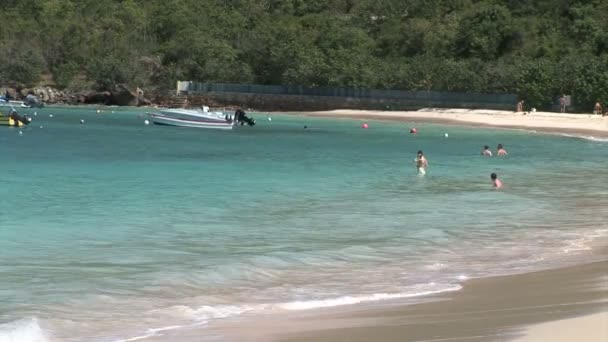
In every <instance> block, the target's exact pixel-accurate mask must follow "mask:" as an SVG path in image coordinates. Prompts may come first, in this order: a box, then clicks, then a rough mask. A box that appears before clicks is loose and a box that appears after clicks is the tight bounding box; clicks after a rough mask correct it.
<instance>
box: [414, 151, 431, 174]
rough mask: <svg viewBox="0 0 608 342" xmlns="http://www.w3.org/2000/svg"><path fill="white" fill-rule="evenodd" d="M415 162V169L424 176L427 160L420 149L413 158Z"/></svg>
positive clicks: (427, 165) (427, 164)
mask: <svg viewBox="0 0 608 342" xmlns="http://www.w3.org/2000/svg"><path fill="white" fill-rule="evenodd" d="M414 162H415V163H416V169H418V174H419V175H422V176H424V175H425V174H426V169H427V168H428V167H429V162H428V161H427V160H426V158H425V157H424V153H423V152H422V151H418V155H417V156H416V159H414Z"/></svg>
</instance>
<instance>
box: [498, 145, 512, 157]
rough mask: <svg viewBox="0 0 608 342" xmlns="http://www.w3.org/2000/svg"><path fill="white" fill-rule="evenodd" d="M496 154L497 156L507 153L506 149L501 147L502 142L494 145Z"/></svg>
mask: <svg viewBox="0 0 608 342" xmlns="http://www.w3.org/2000/svg"><path fill="white" fill-rule="evenodd" d="M496 155H497V156H506V155H509V154H508V153H507V150H505V148H504V147H502V144H498V147H496Z"/></svg>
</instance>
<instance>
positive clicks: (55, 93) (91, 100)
mask: <svg viewBox="0 0 608 342" xmlns="http://www.w3.org/2000/svg"><path fill="white" fill-rule="evenodd" d="M7 92H8V95H9V96H10V97H11V99H14V100H21V101H22V100H24V99H25V98H26V96H27V95H28V94H30V93H32V94H33V95H35V96H36V97H37V98H38V99H39V100H40V101H42V102H43V103H47V104H73V105H76V104H83V103H84V104H102V105H108V106H109V105H114V106H150V105H152V104H153V103H152V101H150V100H148V99H146V98H145V97H144V92H143V91H142V90H141V89H140V88H137V89H136V90H135V91H133V90H131V89H129V88H128V87H127V86H126V85H124V84H119V85H116V86H115V87H114V89H112V90H111V91H101V92H91V91H88V92H86V91H84V92H74V91H68V90H65V91H63V90H58V89H54V88H52V87H34V88H21V87H19V88H17V87H0V95H4V94H5V93H7Z"/></svg>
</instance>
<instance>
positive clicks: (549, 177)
mask: <svg viewBox="0 0 608 342" xmlns="http://www.w3.org/2000/svg"><path fill="white" fill-rule="evenodd" d="M115 110H116V113H112V112H111V109H109V110H105V111H104V112H103V113H101V114H97V113H95V109H94V108H47V109H42V110H38V111H37V115H36V116H33V111H32V110H30V114H31V115H32V116H33V118H34V119H35V121H34V123H33V124H32V125H30V126H29V127H27V128H25V129H23V130H22V131H23V134H22V135H20V134H19V133H18V132H19V130H18V129H11V128H1V131H0V153H1V155H2V159H1V160H2V162H1V163H0V165H1V166H2V174H3V185H2V187H0V195H1V197H2V199H3V200H4V203H3V210H2V211H0V341H95V342H97V341H125V340H134V339H135V338H140V337H141V338H144V337H145V336H161V335H162V334H163V331H166V330H173V329H179V328H181V327H188V326H193V325H205V324H212V323H213V321H214V320H216V319H222V318H227V317H231V316H236V315H256V314H259V313H266V312H270V311H272V312H275V311H276V312H282V311H285V310H302V309H310V308H318V307H327V306H336V305H343V304H353V303H359V302H364V301H370V300H380V299H390V298H402V297H409V296H416V295H422V294H427V293H433V292H440V291H448V290H457V289H458V288H459V287H460V283H461V282H462V281H463V279H466V278H468V277H480V276H487V275H493V274H508V273H515V272H525V271H529V270H534V269H539V268H543V267H550V266H555V265H560V264H566V263H572V262H577V260H579V259H582V258H587V259H589V255H588V254H585V253H588V252H587V250H588V246H589V243H590V242H591V240H592V239H593V238H594V237H598V236H600V235H602V234H605V233H606V230H607V225H606V223H604V222H606V220H607V219H608V217H607V216H608V214H607V211H606V210H605V208H606V207H607V206H608V187H606V186H605V184H607V183H608V173H606V172H605V168H606V160H607V157H608V145H607V144H606V143H605V142H601V141H591V140H585V139H575V138H566V137H559V136H550V135H540V134H534V133H529V132H523V131H500V130H489V129H472V128H464V127H446V126H438V125H422V124H417V125H416V127H417V128H418V131H419V134H418V135H410V134H408V133H407V131H408V128H409V127H410V126H411V124H407V123H381V122H370V128H369V129H367V130H365V129H360V128H359V126H360V121H356V120H332V119H314V118H304V117H290V116H273V120H272V121H267V120H266V115H263V114H257V115H255V114H254V116H255V117H256V118H257V119H258V123H259V124H258V125H257V126H255V127H253V128H250V127H243V128H238V129H235V130H233V131H231V132H216V131H212V130H199V129H186V128H170V127H159V126H152V125H151V126H145V125H144V124H143V121H144V119H145V118H143V117H139V115H140V114H142V113H143V111H142V110H133V109H128V110H125V109H115ZM50 114H52V115H53V117H52V118H50V117H49V115H50ZM80 119H84V120H85V123H84V124H82V125H81V124H79V120H80ZM304 125H306V126H308V129H303V127H304ZM41 126H42V127H41ZM444 132H448V133H449V138H447V139H446V138H444V137H443V134H444ZM498 143H502V144H503V145H505V147H506V148H507V149H508V150H509V152H510V155H509V156H508V157H506V158H496V157H493V158H482V157H480V156H479V152H480V151H481V148H482V147H483V145H484V144H488V145H490V146H492V147H495V146H496V144H498ZM419 149H423V150H424V151H425V154H426V155H427V158H428V159H429V163H430V168H429V172H428V174H427V176H426V177H419V176H418V175H416V172H415V167H414V165H413V162H412V161H413V159H414V157H415V153H416V151H417V150H419ZM491 172H497V173H498V174H499V176H500V177H501V178H502V179H503V182H504V183H505V188H504V189H503V190H501V191H494V190H492V188H491V184H490V180H489V175H490V173H491Z"/></svg>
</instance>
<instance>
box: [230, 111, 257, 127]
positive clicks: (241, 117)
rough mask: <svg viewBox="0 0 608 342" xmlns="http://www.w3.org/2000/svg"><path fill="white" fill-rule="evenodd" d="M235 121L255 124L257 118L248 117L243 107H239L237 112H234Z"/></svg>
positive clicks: (250, 124) (243, 123)
mask: <svg viewBox="0 0 608 342" xmlns="http://www.w3.org/2000/svg"><path fill="white" fill-rule="evenodd" d="M234 121H235V122H236V123H237V124H240V125H241V126H243V125H245V124H247V125H249V126H254V125H255V119H254V118H250V117H248V116H247V114H245V112H244V111H243V110H241V109H237V110H236V112H234Z"/></svg>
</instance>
